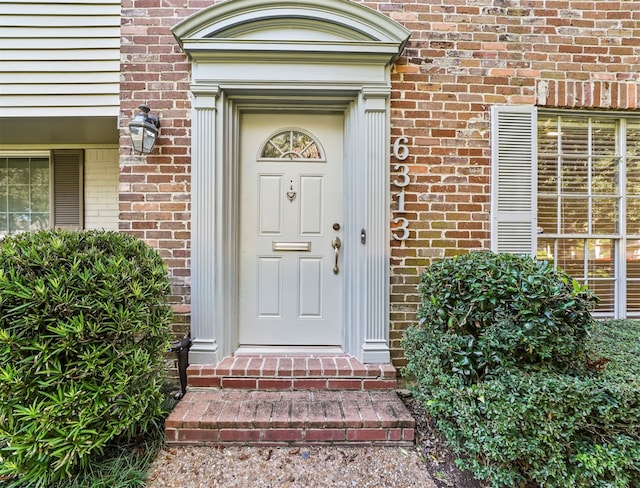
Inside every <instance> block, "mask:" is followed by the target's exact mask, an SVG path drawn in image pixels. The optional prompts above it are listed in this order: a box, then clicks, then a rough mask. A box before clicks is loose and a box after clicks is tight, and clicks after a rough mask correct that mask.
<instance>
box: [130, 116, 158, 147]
mask: <svg viewBox="0 0 640 488" xmlns="http://www.w3.org/2000/svg"><path fill="white" fill-rule="evenodd" d="M141 108H142V106H141ZM145 108H146V107H145ZM158 127H160V121H159V120H158V118H157V117H155V116H154V115H149V114H148V108H147V111H144V110H143V111H142V112H140V113H139V114H138V115H136V116H135V118H134V119H133V120H132V121H131V122H130V123H129V134H130V136H131V143H132V144H133V150H134V151H136V152H139V153H143V154H149V153H150V152H151V150H152V149H153V145H154V144H155V142H156V138H157V137H158Z"/></svg>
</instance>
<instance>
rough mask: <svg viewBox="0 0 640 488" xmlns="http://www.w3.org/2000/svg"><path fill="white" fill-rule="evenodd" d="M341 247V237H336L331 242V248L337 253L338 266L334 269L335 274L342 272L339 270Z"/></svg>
mask: <svg viewBox="0 0 640 488" xmlns="http://www.w3.org/2000/svg"><path fill="white" fill-rule="evenodd" d="M340 246H342V242H341V241H340V238H339V237H334V238H333V240H332V241H331V247H333V250H334V251H335V253H336V264H335V266H334V267H333V274H338V273H339V272H340V268H338V258H339V257H340Z"/></svg>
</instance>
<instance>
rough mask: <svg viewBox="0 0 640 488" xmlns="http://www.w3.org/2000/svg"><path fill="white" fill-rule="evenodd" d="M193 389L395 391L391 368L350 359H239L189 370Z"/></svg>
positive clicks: (264, 356)
mask: <svg viewBox="0 0 640 488" xmlns="http://www.w3.org/2000/svg"><path fill="white" fill-rule="evenodd" d="M187 383H188V385H189V386H190V387H214V388H224V389H245V390H394V389H395V388H396V387H397V380H396V370H395V368H394V367H393V366H392V365H391V364H382V365H372V364H367V365H365V364H362V363H361V362H360V361H358V360H357V359H356V358H354V357H352V356H350V355H348V354H341V355H322V354H316V355H272V354H256V355H236V356H231V357H227V358H224V359H223V360H222V361H221V362H220V363H218V364H217V365H202V364H200V365H192V366H189V368H188V369H187Z"/></svg>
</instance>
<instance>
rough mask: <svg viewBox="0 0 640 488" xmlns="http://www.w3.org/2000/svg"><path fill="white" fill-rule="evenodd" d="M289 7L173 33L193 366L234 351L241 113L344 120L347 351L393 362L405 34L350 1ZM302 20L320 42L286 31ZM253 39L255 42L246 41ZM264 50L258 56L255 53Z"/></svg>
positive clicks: (213, 19) (259, 2) (229, 14)
mask: <svg viewBox="0 0 640 488" xmlns="http://www.w3.org/2000/svg"><path fill="white" fill-rule="evenodd" d="M292 5H293V4H291V3H290V2H286V1H278V0H277V1H271V0H268V1H267V0H229V1H227V2H223V3H221V4H217V5H215V6H213V7H210V8H208V9H205V10H204V11H202V12H201V13H199V14H196V15H195V16H192V17H190V18H188V19H186V20H185V21H183V22H181V23H180V24H178V25H177V26H176V27H174V29H173V32H174V35H176V37H177V38H178V40H179V41H180V44H181V45H182V46H183V48H184V50H185V52H186V53H187V54H188V55H189V56H190V58H191V59H192V73H193V78H192V85H191V94H192V161H191V194H192V246H191V270H192V271H191V272H192V274H191V307H192V314H191V330H192V336H193V337H194V340H193V346H192V348H191V355H190V361H191V362H192V363H194V364H211V363H216V362H218V361H220V360H221V359H222V358H223V357H225V356H227V355H230V354H232V353H234V352H235V351H236V349H237V347H238V327H237V324H238V312H237V307H238V299H237V295H238V286H239V283H238V269H239V261H238V260H239V257H238V252H237V249H238V246H237V244H238V239H239V222H238V219H239V212H238V207H239V205H238V203H239V198H240V193H239V190H240V188H239V158H238V155H239V148H238V144H239V119H240V113H241V112H242V111H245V110H247V111H249V110H293V109H296V110H302V109H304V110H308V111H322V110H325V111H326V110H331V111H336V110H340V111H342V112H343V113H344V114H345V127H344V131H345V133H344V140H345V154H344V191H345V194H346V195H349V198H346V199H345V210H344V211H345V220H344V227H343V229H344V236H345V239H344V240H345V244H344V251H345V258H346V257H347V256H348V257H349V258H348V259H345V265H346V266H345V268H344V269H345V281H344V290H345V291H344V297H343V298H344V305H345V306H344V332H343V343H342V348H343V350H344V351H345V352H346V353H349V354H351V355H353V356H355V357H356V358H358V359H359V360H360V361H362V362H363V363H388V362H390V353H389V242H390V231H389V221H390V211H389V169H390V160H389V159H390V156H389V147H390V123H389V120H390V113H389V98H390V93H391V83H390V64H391V63H392V62H393V61H394V60H395V58H396V57H397V56H398V55H399V53H400V52H401V50H402V48H403V46H404V44H405V43H406V41H407V39H408V37H409V31H407V30H406V29H405V28H404V27H402V26H400V25H399V24H397V23H395V22H394V21H392V20H391V19H390V18H388V17H386V16H384V15H382V14H380V13H378V12H375V11H373V10H371V9H369V8H367V7H363V6H362V5H359V4H354V3H352V2H349V1H347V0H325V1H323V2H317V1H316V0H300V1H297V2H296V3H295V8H294V7H292ZM302 18H304V19H306V20H305V22H306V21H307V20H308V21H309V22H313V23H314V28H315V30H313V29H311V30H309V32H308V33H306V32H305V35H306V34H309V35H310V36H313V35H316V34H317V35H318V38H309V39H305V40H304V41H301V40H300V39H299V38H298V36H299V35H301V32H303V31H301V30H297V31H295V29H294V31H293V32H291V30H290V29H289V26H291V25H292V19H293V21H295V20H296V19H302ZM261 23H262V24H261ZM260 25H263V28H262V29H260V28H259V26H260ZM336 26H339V28H336ZM323 29H324V30H323ZM255 32H259V33H260V34H259V35H260V36H261V37H260V40H259V42H255V39H252V38H251V36H253V35H254V34H253V33H255ZM314 33H315V34H314ZM287 35H290V38H287V37H286V36H287ZM283 36H284V37H283ZM331 36H334V37H333V38H331ZM328 38H329V40H328ZM283 39H284V40H283ZM258 44H259V45H261V46H262V47H261V48H260V49H255V48H256V46H257V45H258ZM252 46H253V47H252ZM305 46H306V47H305ZM301 47H305V49H302V51H304V52H301ZM252 49H253V50H252ZM292 73H295V77H294V78H293V79H295V81H292ZM363 230H364V232H365V233H366V241H364V242H362V241H361V233H362V231H363ZM347 232H348V233H349V235H347Z"/></svg>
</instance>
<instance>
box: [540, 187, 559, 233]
mask: <svg viewBox="0 0 640 488" xmlns="http://www.w3.org/2000/svg"><path fill="white" fill-rule="evenodd" d="M538 227H540V228H541V229H542V233H543V234H555V233H556V232H558V199H557V198H556V197H542V196H540V197H538Z"/></svg>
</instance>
